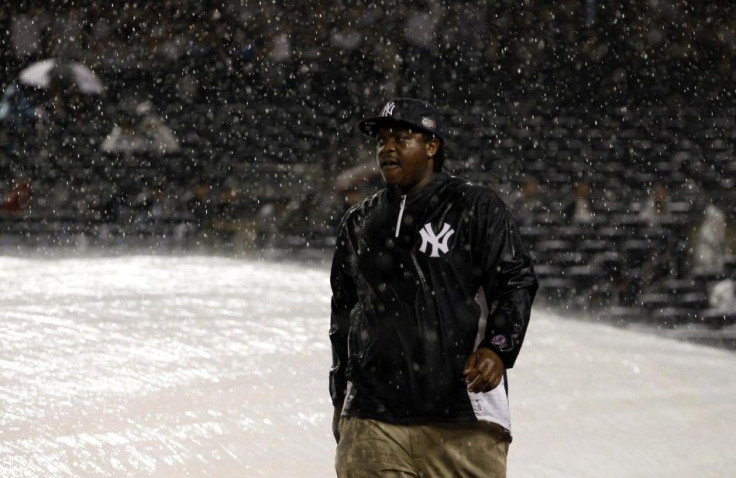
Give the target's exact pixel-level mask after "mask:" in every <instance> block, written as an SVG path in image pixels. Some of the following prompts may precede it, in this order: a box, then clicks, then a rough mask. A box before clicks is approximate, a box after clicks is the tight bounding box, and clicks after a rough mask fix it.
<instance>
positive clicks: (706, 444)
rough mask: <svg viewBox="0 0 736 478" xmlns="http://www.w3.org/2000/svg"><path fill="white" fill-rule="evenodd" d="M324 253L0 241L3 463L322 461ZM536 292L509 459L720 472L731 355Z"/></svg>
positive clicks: (33, 472) (728, 443)
mask: <svg viewBox="0 0 736 478" xmlns="http://www.w3.org/2000/svg"><path fill="white" fill-rule="evenodd" d="M329 301H330V291H329V271H328V267H327V266H325V265H324V264H318V263H313V264H303V263H295V262H287V261H280V262H274V261H264V260H257V259H248V258H223V257H204V256H187V257H174V256H168V257H163V256H128V257H103V258H101V257H97V258H78V257H74V258H63V259H39V258H19V257H0V303H2V304H3V305H2V311H0V323H2V333H1V334H0V345H1V346H0V410H1V411H2V413H0V474H1V475H2V476H4V477H21V476H131V475H132V476H184V475H187V476H218V477H226V476H238V477H241V476H294V477H324V476H332V475H333V474H334V471H333V470H334V467H333V462H334V440H333V438H332V436H331V429H330V420H331V416H332V406H331V403H330V401H329V395H328V386H327V376H328V375H327V373H328V369H329V366H330V362H331V354H330V346H329V340H328V337H327V332H328V328H329ZM568 319H569V317H564V318H563V317H560V316H558V315H555V314H553V313H550V312H547V311H545V310H538V309H535V311H534V313H533V315H532V323H531V325H530V327H529V332H528V336H527V340H526V343H525V345H524V350H523V351H522V354H521V356H520V358H519V360H518V362H517V365H516V367H515V368H514V369H513V370H511V371H510V391H511V408H512V415H513V423H514V430H513V434H514V442H513V444H512V445H511V449H510V455H509V476H512V477H513V476H517V477H529V476H545V477H546V476H552V477H554V476H560V477H561V476H611V477H614V476H641V477H645V476H647V477H648V476H682V477H686V476H688V477H689V476H696V475H697V476H725V475H726V474H728V472H730V471H732V470H733V469H736V456H735V455H734V454H733V444H734V443H736V429H734V427H733V426H732V424H733V423H734V422H735V421H736V402H734V400H733V397H734V396H736V381H734V380H733V370H734V368H735V367H736V355H735V354H733V353H732V352H729V351H724V350H717V349H713V348H708V347H702V346H696V345H691V344H687V343H683V342H678V341H674V340H670V339H665V338H661V337H656V336H653V335H651V334H644V333H637V332H633V331H628V330H621V329H617V328H613V327H609V326H606V325H602V324H593V323H589V322H584V321H578V320H568Z"/></svg>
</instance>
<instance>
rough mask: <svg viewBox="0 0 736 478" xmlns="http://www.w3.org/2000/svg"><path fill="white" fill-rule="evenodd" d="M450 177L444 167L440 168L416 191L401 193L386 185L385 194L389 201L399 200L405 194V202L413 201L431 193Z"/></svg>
mask: <svg viewBox="0 0 736 478" xmlns="http://www.w3.org/2000/svg"><path fill="white" fill-rule="evenodd" d="M451 177H452V175H451V174H450V173H448V172H447V170H446V169H440V170H439V171H437V174H435V175H434V177H433V178H432V180H431V181H430V182H429V183H427V184H426V185H425V186H424V187H422V188H421V189H419V190H418V191H414V192H413V193H411V194H402V193H401V192H400V191H399V190H398V189H396V188H389V187H387V188H386V196H387V197H388V199H389V201H391V202H393V201H400V200H401V197H402V196H406V200H407V202H414V201H417V200H419V199H421V198H425V197H428V196H430V195H432V193H434V192H435V191H436V190H437V188H439V187H440V186H441V185H442V184H443V183H444V182H445V181H447V180H448V179H450V178H451Z"/></svg>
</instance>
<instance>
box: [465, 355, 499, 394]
mask: <svg viewBox="0 0 736 478" xmlns="http://www.w3.org/2000/svg"><path fill="white" fill-rule="evenodd" d="M505 371H506V367H504V365H503V362H502V361H501V357H499V356H498V354H496V352H494V351H493V350H491V349H489V348H486V347H481V348H479V349H478V350H477V351H475V352H473V353H472V354H470V357H468V360H467V361H466V362H465V370H464V371H463V376H464V377H465V383H467V384H468V390H469V391H471V392H473V393H480V392H490V391H491V390H493V389H494V388H496V387H498V384H499V383H501V379H502V378H503V374H504V372H505Z"/></svg>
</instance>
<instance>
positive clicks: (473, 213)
mask: <svg viewBox="0 0 736 478" xmlns="http://www.w3.org/2000/svg"><path fill="white" fill-rule="evenodd" d="M358 127H359V129H360V130H361V131H362V132H363V133H365V134H367V135H369V136H372V137H374V138H375V139H376V159H377V162H378V166H379V167H380V170H381V174H382V176H383V179H384V181H385V183H386V188H385V189H383V190H382V191H380V192H379V193H377V194H375V195H373V196H371V197H369V198H367V199H365V200H364V201H362V202H360V203H358V204H356V205H355V206H354V207H353V208H351V209H350V210H349V211H348V212H347V213H346V214H345V216H344V217H343V219H342V222H341V224H340V227H339V232H338V238H337V244H336V249H335V255H334V259H333V265H332V275H331V284H332V316H331V327H330V340H331V342H332V352H333V366H332V368H331V370H330V392H331V395H332V401H333V405H334V407H335V410H334V419H333V432H334V434H335V438H336V440H337V442H338V446H337V456H336V468H337V474H338V476H344V477H348V476H349V477H360V476H437V477H444V476H484V477H487V476H505V472H506V454H507V452H508V444H509V443H510V441H511V435H510V418H509V407H508V398H507V382H506V369H508V368H511V367H512V366H513V365H514V361H515V360H516V357H517V355H518V353H519V349H520V347H521V344H522V342H523V339H524V334H525V332H526V328H527V324H528V321H529V315H530V309H531V304H532V301H533V299H534V294H535V292H536V289H537V282H536V278H535V275H534V270H533V267H532V263H531V260H530V258H529V255H528V254H527V252H526V250H525V248H524V246H523V245H522V243H521V239H520V237H519V233H518V229H517V226H516V224H515V223H514V221H513V220H512V218H511V215H510V214H509V213H508V211H507V209H506V207H505V206H504V204H503V203H502V201H501V200H500V199H499V197H498V196H497V195H496V194H495V193H494V192H493V191H491V190H490V189H488V188H485V187H481V186H478V185H474V184H470V183H468V182H466V181H464V180H462V179H459V178H456V177H453V176H451V175H450V174H448V173H447V172H446V171H445V170H443V169H442V163H443V161H444V156H445V151H444V149H445V147H444V132H443V130H442V128H441V117H440V114H439V112H438V111H437V109H436V108H434V107H433V106H431V105H430V104H428V103H425V102H423V101H419V100H415V99H405V98H399V99H395V100H393V101H391V102H389V103H388V104H386V106H384V108H383V110H382V112H381V114H380V115H379V116H378V117H375V118H369V119H366V120H363V121H361V122H360V123H359V124H358Z"/></svg>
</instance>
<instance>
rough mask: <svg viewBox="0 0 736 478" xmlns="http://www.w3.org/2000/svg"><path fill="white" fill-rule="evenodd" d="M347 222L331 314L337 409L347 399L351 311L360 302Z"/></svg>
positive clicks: (336, 258)
mask: <svg viewBox="0 0 736 478" xmlns="http://www.w3.org/2000/svg"><path fill="white" fill-rule="evenodd" d="M353 257H354V256H353V254H352V253H351V246H350V241H349V236H348V233H347V227H346V220H345V219H343V221H342V224H341V225H340V228H339V232H338V236H337V243H336V245H335V253H334V255H333V258H332V272H331V274H330V284H331V286H332V301H331V314H330V342H331V343H332V367H331V368H330V396H331V397H332V404H333V405H334V406H336V407H337V406H340V407H341V406H342V404H343V402H344V400H345V389H346V387H347V378H346V376H345V369H346V367H347V363H348V331H349V329H350V312H351V311H352V309H353V307H354V306H355V304H356V302H357V300H358V299H357V294H356V290H355V283H354V281H353V276H352V267H351V261H352V260H353Z"/></svg>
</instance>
